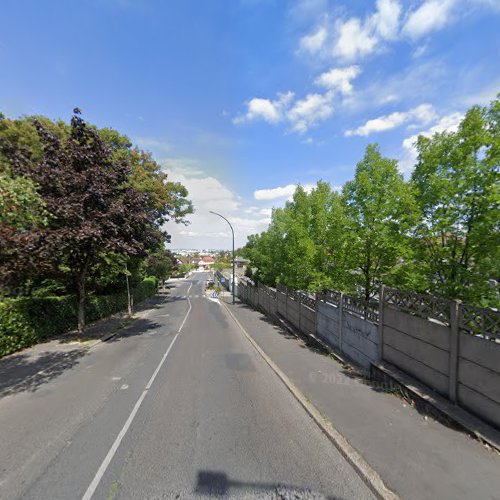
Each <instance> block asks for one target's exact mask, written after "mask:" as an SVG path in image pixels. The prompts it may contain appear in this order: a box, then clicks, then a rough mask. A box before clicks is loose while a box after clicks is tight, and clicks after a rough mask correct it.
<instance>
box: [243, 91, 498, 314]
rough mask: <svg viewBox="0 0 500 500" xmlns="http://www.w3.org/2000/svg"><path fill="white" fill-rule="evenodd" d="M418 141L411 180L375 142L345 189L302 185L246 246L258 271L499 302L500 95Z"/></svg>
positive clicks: (305, 281) (297, 282)
mask: <svg viewBox="0 0 500 500" xmlns="http://www.w3.org/2000/svg"><path fill="white" fill-rule="evenodd" d="M416 146H417V150H418V162H417V165H416V167H415V170H414V172H413V175H412V177H411V179H410V180H409V181H408V182H405V180H404V178H403V177H402V175H401V174H400V173H399V172H398V166H397V162H396V161H395V160H391V159H389V158H385V157H383V156H382V155H381V153H380V150H379V148H378V146H376V145H370V146H368V147H367V148H366V151H365V155H364V158H363V159H362V160H361V161H360V162H359V163H358V165H357V168H356V173H355V177H354V179H353V180H352V181H348V182H347V183H346V184H345V185H344V187H343V189H342V193H341V194H339V193H336V192H334V191H332V190H331V189H330V186H329V185H328V184H327V183H325V182H321V181H320V182H318V183H317V185H316V187H315V188H314V189H313V190H312V191H311V192H309V193H307V192H306V191H305V190H304V189H303V188H302V187H301V186H299V187H298V188H297V190H296V192H295V194H294V196H293V199H292V200H291V201H289V202H287V203H286V204H285V207H284V208H275V209H273V213H272V218H271V223H270V225H269V227H268V229H267V230H266V231H264V232H262V233H261V234H256V235H251V236H249V237H248V241H247V244H246V245H245V247H243V248H242V249H240V250H239V254H240V255H243V256H244V257H246V258H248V259H250V264H249V266H248V269H250V270H251V271H249V273H248V276H251V278H252V279H254V280H258V281H261V282H263V283H264V284H266V285H271V286H272V285H274V284H276V283H283V284H285V285H287V286H289V287H290V288H294V289H302V290H304V289H308V290H312V291H314V290H320V289H325V288H334V289H337V290H340V291H345V292H349V293H353V294H357V295H362V296H363V297H364V298H365V299H368V298H370V297H372V296H373V295H375V294H376V293H377V289H378V286H379V285H380V284H381V283H384V284H387V285H391V286H395V287H401V288H406V289H410V290H415V291H419V292H424V293H433V294H436V295H440V296H444V297H447V298H451V299H462V300H464V301H466V302H468V303H470V304H474V305H479V306H492V307H499V305H500V294H499V281H500V231H499V229H500V227H499V226H500V178H499V176H500V98H497V99H496V100H494V101H493V102H492V103H491V104H490V106H488V107H487V108H481V107H477V106H475V107H473V108H471V109H470V110H469V112H468V113H467V115H466V116H465V118H464V120H463V121H462V123H461V124H460V127H459V128H458V130H457V131H456V132H444V133H441V134H435V135H434V136H433V137H431V138H428V137H423V136H421V137H419V139H418V142H417V145H416Z"/></svg>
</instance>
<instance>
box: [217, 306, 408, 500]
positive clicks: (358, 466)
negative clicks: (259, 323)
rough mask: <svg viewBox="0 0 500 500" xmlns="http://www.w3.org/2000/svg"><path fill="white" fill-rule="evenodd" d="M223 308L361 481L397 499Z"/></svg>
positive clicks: (386, 497)
mask: <svg viewBox="0 0 500 500" xmlns="http://www.w3.org/2000/svg"><path fill="white" fill-rule="evenodd" d="M221 304H223V306H224V308H225V309H226V311H227V312H228V314H229V315H230V316H231V318H232V319H233V321H234V322H235V323H236V325H237V326H238V327H239V328H240V330H241V331H242V332H243V334H244V335H245V337H246V338H247V340H248V341H249V342H250V343H251V344H252V346H253V347H254V348H255V350H256V351H257V352H258V353H259V354H260V355H261V357H262V358H263V359H264V361H265V362H266V363H267V364H268V365H269V366H270V367H271V369H272V370H273V371H274V373H276V375H277V376H278V377H279V378H280V379H281V381H282V382H283V383H284V384H285V386H286V388H287V389H288V390H289V391H290V392H291V393H292V395H293V396H294V397H295V399H296V400H297V401H298V402H299V403H300V405H301V406H302V407H303V408H304V410H305V411H306V412H307V413H308V415H309V416H310V417H311V418H312V419H313V420H314V422H315V423H316V425H317V426H318V427H319V428H320V429H321V431H322V432H323V433H324V434H325V435H326V437H327V438H328V439H329V440H330V441H331V442H332V443H333V444H334V446H335V447H336V448H337V450H338V451H339V452H340V454H341V455H342V456H343V457H344V458H345V459H346V460H347V462H349V464H350V465H351V466H352V468H353V469H354V470H355V471H356V472H357V473H358V475H359V476H360V477H361V479H362V480H363V482H364V483H365V484H366V485H367V486H368V487H369V488H370V490H371V491H372V492H373V493H374V494H375V496H376V497H377V498H379V499H382V500H399V496H398V495H397V494H396V493H395V492H393V491H392V490H390V489H389V488H388V487H387V486H386V485H385V483H384V481H383V480H382V478H381V477H380V476H379V474H378V473H377V472H376V471H375V470H374V469H373V468H372V467H371V466H370V465H369V464H368V462H367V461H366V460H365V459H364V458H363V457H362V456H361V455H360V454H359V453H358V452H357V451H356V450H355V449H354V448H353V447H352V446H351V445H350V444H349V442H348V441H347V439H346V438H345V437H344V436H342V434H340V432H339V431H338V430H337V429H335V427H333V425H332V423H331V422H329V421H328V420H326V419H325V418H324V417H323V415H321V413H320V412H319V410H318V409H317V408H316V407H315V406H314V405H313V404H312V403H310V402H309V401H308V400H307V398H306V397H305V396H304V394H302V392H301V391H300V390H299V389H298V388H297V387H296V386H295V384H294V383H293V382H292V381H291V380H290V379H289V378H288V376H287V375H285V373H284V372H283V371H282V370H281V369H280V368H279V367H278V366H277V365H276V363H275V362H274V361H273V360H272V359H271V358H270V357H269V356H268V355H267V354H266V353H265V352H264V350H263V349H262V348H261V347H260V346H259V344H258V343H257V342H256V341H255V340H254V339H253V338H252V337H251V336H250V334H248V333H247V331H246V330H245V328H244V327H243V325H242V324H241V323H240V322H239V321H238V319H237V318H236V317H235V315H234V314H233V313H232V312H231V310H230V309H229V307H228V306H227V304H226V303H225V302H223V301H221Z"/></svg>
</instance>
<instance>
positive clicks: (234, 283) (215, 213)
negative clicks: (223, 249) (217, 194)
mask: <svg viewBox="0 0 500 500" xmlns="http://www.w3.org/2000/svg"><path fill="white" fill-rule="evenodd" d="M210 213H211V214H214V215H218V216H219V217H221V218H223V219H224V220H225V221H226V222H227V223H228V224H229V227H230V228H231V232H232V233H233V290H232V291H233V304H234V303H235V298H234V287H235V285H236V282H235V279H234V269H235V265H236V263H235V262H234V229H233V226H231V223H230V222H229V221H228V220H227V219H226V218H225V217H224V216H223V215H221V214H218V213H217V212H213V211H212V210H210Z"/></svg>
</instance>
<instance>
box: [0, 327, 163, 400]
mask: <svg viewBox="0 0 500 500" xmlns="http://www.w3.org/2000/svg"><path fill="white" fill-rule="evenodd" d="M107 327H108V328H110V326H109V324H108V325H107ZM160 327H162V325H160V324H159V323H156V322H154V321H151V320H149V319H137V320H135V321H133V322H132V323H131V324H130V325H129V326H126V327H117V328H118V331H117V332H116V334H115V335H114V336H113V337H111V338H109V339H107V340H103V342H105V343H112V342H120V341H122V340H125V339H127V338H130V337H136V336H140V335H147V334H150V333H151V332H153V331H154V330H158V329H159V328H160ZM84 338H85V337H84ZM75 340H76V339H75V338H74V337H73V338H68V337H65V338H62V339H56V342H57V343H58V344H60V346H59V347H58V346H57V345H56V346H55V349H56V350H51V351H43V352H40V353H37V352H35V353H33V352H30V353H28V352H24V353H23V352H20V353H18V354H11V355H9V356H6V357H4V358H2V359H0V397H4V396H8V395H11V394H17V393H21V392H36V391H37V390H38V389H39V388H40V387H41V386H42V385H44V384H46V383H48V382H50V381H52V380H54V379H55V378H56V377H58V376H59V375H61V374H63V373H64V372H65V371H67V370H70V369H71V368H73V367H75V366H76V365H77V364H78V363H79V362H80V359H81V358H82V357H83V356H85V355H87V354H88V352H89V351H88V347H86V346H84V345H81V344H77V343H76V342H75ZM70 343H71V346H70V345H69V344H70ZM73 346H74V347H73ZM52 348H53V349H54V346H52Z"/></svg>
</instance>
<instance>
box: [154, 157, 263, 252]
mask: <svg viewBox="0 0 500 500" xmlns="http://www.w3.org/2000/svg"><path fill="white" fill-rule="evenodd" d="M160 163H161V165H162V168H163V170H164V171H166V172H167V173H168V179H169V180H171V181H176V182H181V183H182V184H183V185H184V186H186V188H187V189H188V191H189V195H188V198H189V199H190V200H192V202H193V205H194V208H195V213H194V214H193V215H191V216H189V219H190V222H191V223H190V225H189V226H187V227H185V226H183V225H176V224H174V223H171V222H170V223H167V225H166V229H167V231H168V232H169V233H170V234H172V247H173V248H229V247H230V245H231V232H230V230H229V228H228V226H227V223H226V222H224V221H223V220H221V219H220V218H218V217H216V216H214V215H213V214H211V213H210V210H214V211H216V212H220V213H221V214H223V215H224V216H225V217H227V218H228V219H229V220H230V221H231V222H232V223H234V230H235V238H236V244H237V246H242V245H244V244H245V242H246V238H247V236H248V235H249V234H253V233H257V232H260V231H263V230H264V229H265V228H266V226H267V224H268V223H269V216H268V213H267V212H263V211H262V210H263V209H262V208H260V207H252V206H251V207H249V208H248V209H246V208H245V207H244V205H243V203H242V200H241V198H240V197H239V196H238V195H237V193H235V192H234V191H233V190H232V189H230V188H229V187H228V186H227V185H225V184H224V183H223V182H221V181H220V180H219V179H217V178H216V177H213V176H211V175H208V174H206V173H205V172H204V170H203V167H202V166H201V165H200V164H199V162H198V161H196V160H193V159H170V158H168V159H164V160H161V161H160ZM193 165H195V166H196V169H195V168H193Z"/></svg>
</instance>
